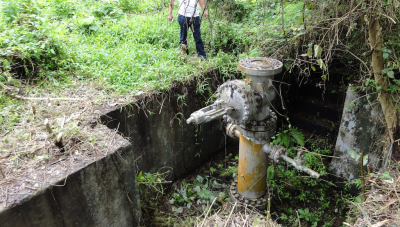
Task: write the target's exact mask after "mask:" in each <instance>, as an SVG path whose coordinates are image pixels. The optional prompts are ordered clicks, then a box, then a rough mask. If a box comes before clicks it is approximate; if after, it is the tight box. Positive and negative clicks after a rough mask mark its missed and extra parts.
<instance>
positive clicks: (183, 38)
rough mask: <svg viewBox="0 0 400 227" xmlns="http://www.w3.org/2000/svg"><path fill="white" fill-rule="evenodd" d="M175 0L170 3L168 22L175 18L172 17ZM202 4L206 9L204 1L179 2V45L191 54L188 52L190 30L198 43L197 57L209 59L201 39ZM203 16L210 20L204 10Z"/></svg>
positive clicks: (180, 0) (187, 0)
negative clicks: (200, 11)
mask: <svg viewBox="0 0 400 227" xmlns="http://www.w3.org/2000/svg"><path fill="white" fill-rule="evenodd" d="M174 3H175V0H170V3H169V14H168V20H169V21H172V19H173V18H174V16H173V15H172V10H173V8H174ZM199 4H200V6H201V8H202V9H203V10H204V9H205V4H204V1H203V0H179V9H178V14H179V16H178V22H179V26H180V28H181V35H180V40H179V44H180V45H181V50H183V51H184V52H186V54H189V52H188V50H187V36H188V30H189V29H190V30H191V31H192V32H193V38H194V41H195V42H196V50H197V55H198V56H199V58H201V59H207V55H206V51H205V50H204V43H203V40H202V39H201V32H200V25H201V20H200V17H199V15H200V13H199V7H198V5H199ZM203 16H204V18H205V19H207V18H208V13H207V11H206V10H204V13H203Z"/></svg>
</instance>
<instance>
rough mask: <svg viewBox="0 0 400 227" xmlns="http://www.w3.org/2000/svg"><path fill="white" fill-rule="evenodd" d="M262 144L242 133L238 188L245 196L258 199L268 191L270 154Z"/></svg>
mask: <svg viewBox="0 0 400 227" xmlns="http://www.w3.org/2000/svg"><path fill="white" fill-rule="evenodd" d="M262 146H263V144H254V143H253V142H251V141H250V140H247V139H246V138H244V137H243V135H240V140H239V170H238V186H237V187H238V188H237V189H238V192H239V194H240V195H242V196H244V197H245V198H249V199H257V198H260V197H262V196H263V195H264V194H265V191H266V187H267V161H268V156H267V154H266V153H265V152H262V150H261V148H262Z"/></svg>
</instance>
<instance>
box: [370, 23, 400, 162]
mask: <svg viewBox="0 0 400 227" xmlns="http://www.w3.org/2000/svg"><path fill="white" fill-rule="evenodd" d="M369 44H370V46H371V51H372V63H371V67H372V71H373V73H374V77H375V82H376V86H377V87H381V89H380V93H379V96H378V100H379V102H380V104H381V106H382V110H383V114H384V116H385V120H386V124H387V126H388V129H389V137H390V142H391V143H392V144H393V151H398V145H397V144H394V142H395V141H396V140H398V139H399V138H398V137H399V135H400V133H399V131H400V130H399V127H397V112H396V108H395V106H394V105H393V102H392V97H391V95H390V94H389V93H388V92H387V88H388V82H387V80H386V79H385V78H384V77H383V75H382V70H383V69H384V68H383V52H382V50H381V49H382V44H383V38H382V27H381V25H380V24H379V20H378V19H375V18H374V19H372V21H371V25H370V27H369ZM389 158H390V157H389Z"/></svg>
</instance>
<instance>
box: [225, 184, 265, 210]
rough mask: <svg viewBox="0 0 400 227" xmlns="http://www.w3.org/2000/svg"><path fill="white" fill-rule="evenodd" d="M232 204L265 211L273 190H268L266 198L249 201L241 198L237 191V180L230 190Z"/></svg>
mask: <svg viewBox="0 0 400 227" xmlns="http://www.w3.org/2000/svg"><path fill="white" fill-rule="evenodd" d="M229 191H230V196H231V200H232V202H238V203H239V204H241V205H247V206H252V207H255V208H257V209H259V210H265V209H266V208H267V204H268V198H269V197H271V196H272V190H271V189H270V190H269V191H268V190H267V191H266V193H265V194H264V196H262V197H260V198H258V199H249V198H245V197H244V196H241V195H240V194H239V192H238V190H237V179H235V180H234V181H233V182H232V183H231V186H230V188H229Z"/></svg>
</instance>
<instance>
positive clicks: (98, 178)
mask: <svg viewBox="0 0 400 227" xmlns="http://www.w3.org/2000/svg"><path fill="white" fill-rule="evenodd" d="M117 139H118V138H117ZM121 139H122V138H121ZM117 152H119V154H120V155H121V157H122V158H123V159H125V160H126V161H128V162H129V163H133V162H134V156H133V155H132V153H133V149H132V146H131V145H130V144H129V143H128V142H127V141H125V143H124V144H123V145H122V146H121V147H119V148H118V149H116V150H115V151H114V152H113V153H111V154H109V155H107V156H106V157H104V158H102V159H100V160H98V161H97V162H92V163H91V164H90V165H88V166H86V167H84V168H82V169H79V170H77V171H75V172H74V173H72V174H70V175H69V176H67V179H66V180H65V179H62V180H59V181H58V182H54V183H53V185H63V186H50V187H47V188H45V189H43V190H41V191H37V192H35V193H34V194H33V195H31V196H28V197H26V198H24V199H23V200H22V201H20V202H19V203H18V204H15V205H13V206H11V207H7V208H5V209H3V210H1V211H0V226H1V227H17V226H18V227H22V226H37V227H54V226H80V227H83V226H137V225H138V224H139V222H140V204H139V195H138V194H139V193H138V187H137V182H136V169H135V166H134V165H127V164H125V163H124V162H122V161H121V158H120V157H118V156H119V155H118V154H117Z"/></svg>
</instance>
